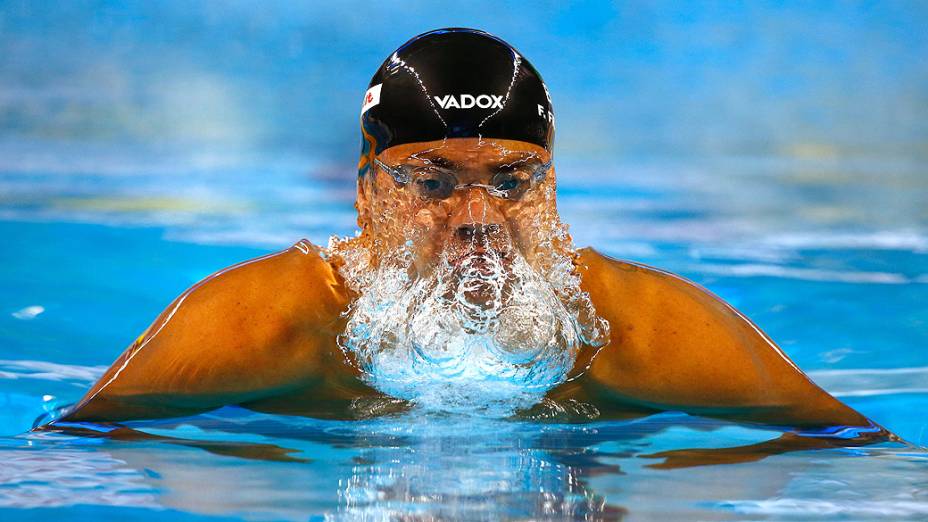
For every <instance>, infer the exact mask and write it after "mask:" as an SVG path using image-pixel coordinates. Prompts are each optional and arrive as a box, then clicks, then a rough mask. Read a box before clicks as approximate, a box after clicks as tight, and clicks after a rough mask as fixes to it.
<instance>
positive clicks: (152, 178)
mask: <svg viewBox="0 0 928 522" xmlns="http://www.w3.org/2000/svg"><path fill="white" fill-rule="evenodd" d="M21 146H22V147H23V148H24V150H28V147H29V144H21ZM58 152H59V156H58V157H66V155H67V154H68V153H70V152H69V151H66V150H65V151H58ZM113 154H114V155H113V156H110V157H106V164H107V165H109V166H110V167H111V169H110V170H109V171H107V172H92V171H87V170H85V169H83V168H81V167H80V166H78V167H76V168H69V167H68V165H67V162H60V163H56V164H53V165H48V164H43V163H41V162H38V161H35V162H33V163H32V164H23V165H19V166H18V167H16V168H8V169H7V170H6V171H4V172H2V173H0V187H2V192H3V193H4V194H5V195H6V198H5V201H4V202H3V204H2V207H0V214H2V218H3V221H2V222H0V229H2V233H3V237H4V238H5V244H4V246H3V248H2V249H0V256H2V266H3V267H4V271H3V274H2V277H0V288H2V295H3V296H4V298H3V302H2V306H3V315H2V316H0V339H2V345H0V359H2V360H0V403H2V404H3V406H4V407H3V409H2V410H0V433H2V434H3V438H2V439H0V452H2V453H3V457H2V462H4V466H2V468H0V506H2V507H0V516H2V517H3V518H4V519H9V518H10V517H14V518H18V517H22V516H27V514H28V516H30V517H31V516H53V515H62V516H65V515H66V516H68V517H73V516H84V517H88V518H94V517H100V516H107V517H134V518H135V519H146V518H150V517H162V516H171V517H180V518H183V517H187V518H191V519H193V518H208V517H219V518H223V517H233V518H237V517H243V518H248V519H294V520H295V519H305V518H306V517H309V516H327V517H331V518H334V519H351V520H355V519H371V520H382V519H388V518H391V517H393V516H398V515H399V514H401V513H405V514H412V515H416V516H421V517H422V518H428V517H429V516H435V517H439V518H468V519H474V518H477V519H498V518H526V519H529V518H532V519H534V518H545V517H549V518H564V517H568V518H588V519H621V518H623V517H627V518H629V519H648V518H658V519H668V518H671V519H694V518H698V519H703V520H707V519H719V520H727V519H738V520H741V519H758V518H760V519H766V518H788V519H797V520H809V519H816V520H818V519H826V520H827V519H844V518H851V519H867V518H873V519H876V518H884V517H889V518H894V519H907V518H908V519H923V518H925V517H926V516H928V479H926V477H928V473H926V472H928V453H926V452H925V451H924V450H922V449H918V448H917V447H916V446H903V445H895V444H894V445H879V446H872V447H864V448H857V449H848V450H823V451H814V452H800V453H793V454H786V455H780V456H774V457H770V458H768V459H766V460H762V461H759V462H753V463H746V464H737V465H719V466H705V467H696V468H685V469H675V470H667V469H660V468H655V467H652V466H653V465H654V464H657V463H660V462H662V460H661V459H654V458H648V455H650V454H653V453H656V452H660V451H666V450H671V449H683V448H723V447H730V446H738V445H744V444H751V443H754V442H759V441H763V440H767V439H772V438H775V437H777V436H778V435H779V433H778V432H776V431H772V430H765V429H761V428H756V427H747V426H739V425H736V424H730V423H725V422H720V421H714V420H709V419H704V418H697V417H689V416H686V415H682V414H673V413H667V414H662V415H658V416H652V417H646V418H642V419H636V420H630V421H615V422H612V421H610V422H593V423H590V424H579V425H577V424H574V425H565V424H557V423H533V422H527V421H520V422H514V421H504V420H499V419H496V420H493V419H481V418H468V417H435V416H429V415H417V414H402V415H396V416H390V417H386V418H380V419H374V420H369V421H363V422H338V421H321V420H313V419H303V418H295V417H281V416H272V415H259V414H255V413H251V412H247V411H244V410H240V409H237V408H226V409H223V410H220V411H218V412H215V413H213V414H209V415H202V416H198V417H194V418H189V419H180V420H171V421H157V422H135V423H132V424H131V426H132V427H134V428H136V429H138V430H142V431H144V432H146V433H149V434H152V435H158V436H164V437H173V438H174V439H182V440H181V441H177V440H172V441H165V440H164V439H157V438H154V437H152V438H150V439H141V440H139V439H136V440H111V439H106V438H101V437H90V438H75V437H67V436H63V435H56V434H42V435H36V434H33V435H30V434H26V433H25V432H26V431H27V430H28V429H29V428H30V426H31V425H32V423H33V421H34V420H35V419H36V418H37V417H38V416H39V415H40V414H41V413H42V412H43V411H44V409H50V408H52V407H54V406H56V405H61V404H65V403H68V402H71V401H74V400H76V399H77V398H79V396H80V395H81V394H82V393H83V391H84V390H85V389H86V387H87V386H88V385H89V384H90V383H91V382H92V381H93V380H94V379H95V377H96V376H98V375H99V374H100V373H101V372H102V371H103V369H104V368H105V366H106V365H108V364H109V363H110V362H111V361H112V360H113V359H114V358H115V356H116V355H117V354H118V353H119V352H120V351H121V350H122V348H123V347H124V346H125V345H126V344H128V343H129V342H130V341H131V340H132V339H133V338H134V336H135V335H137V333H138V332H139V331H141V330H142V329H143V328H144V327H145V326H147V323H148V322H149V321H150V320H151V319H152V317H154V316H155V314H156V313H157V312H158V311H160V309H161V308H162V307H164V306H165V305H166V304H167V303H168V302H169V301H170V300H171V299H172V298H173V297H174V296H175V295H176V294H178V293H179V292H181V291H182V290H183V289H184V288H185V287H187V286H189V285H190V284H192V283H193V282H195V281H197V280H198V279H200V278H201V277H203V276H205V275H207V274H208V273H210V272H211V271H214V270H217V269H219V268H222V267H224V266H226V265H229V264H231V263H233V262H236V261H239V260H242V259H246V258H248V257H252V256H255V255H258V254H261V253H264V252H266V251H267V250H268V249H270V248H276V247H281V246H286V245H287V244H289V243H290V242H292V241H294V240H295V239H297V238H299V237H303V236H308V237H309V238H310V239H312V240H313V241H315V242H318V243H322V242H324V240H325V239H327V237H328V234H330V233H338V234H343V235H344V234H350V233H351V232H352V231H353V214H352V209H351V202H352V195H353V194H352V183H351V180H350V177H342V178H336V177H330V176H328V175H327V172H329V170H328V169H329V167H327V166H326V165H320V164H316V163H314V162H312V161H309V160H302V159H300V158H292V159H289V160H281V159H279V158H277V159H264V160H261V159H248V158H245V159H242V158H235V161H234V163H235V165H227V164H219V165H216V164H212V163H211V162H210V161H209V158H205V159H204V158H200V159H196V158H194V159H190V158H185V159H183V160H176V161H175V160H172V161H167V160H165V159H163V158H161V159H158V158H150V157H143V158H141V159H140V158H139V157H138V156H135V157H132V158H131V159H127V158H128V157H129V156H128V155H126V154H125V153H123V152H114V153H113ZM225 161H231V160H228V159H226V160H225ZM101 162H102V160H101ZM825 167H828V169H835V170H838V171H841V172H844V173H845V174H844V176H845V177H844V178H842V179H845V180H849V181H847V182H845V183H832V182H830V181H828V180H824V181H823V180H821V179H817V178H816V179H811V180H810V179H804V178H802V177H801V176H799V175H794V173H795V172H802V171H804V170H806V169H809V170H814V169H823V168H825ZM864 167H866V165H864V166H857V165H855V164H853V162H851V163H846V162H837V161H835V162H832V163H828V164H827V165H823V164H821V163H820V161H819V160H808V159H801V158H800V159H793V160H791V161H785V160H777V161H772V160H770V161H765V160H763V159H758V158H746V159H743V160H738V161H735V160H726V161H725V162H718V163H715V164H703V163H700V162H698V161H693V162H689V163H685V162H680V163H673V162H666V161H665V162H656V161H645V160H642V161H626V162H623V163H621V164H617V165H613V166H611V167H610V168H611V169H612V170H610V171H609V172H608V175H606V174H604V173H603V172H602V167H601V166H600V167H599V169H600V170H599V171H598V173H597V177H596V178H595V179H596V180H597V181H595V182H593V181H591V179H592V177H591V176H590V175H589V170H588V169H590V168H592V167H591V166H590V165H587V164H585V163H584V162H582V161H579V160H578V159H576V158H571V157H569V156H567V157H562V158H561V165H560V167H559V169H560V170H559V176H560V178H559V179H560V186H559V198H560V199H559V201H560V206H561V210H562V215H563V218H564V220H565V221H567V222H568V223H573V226H572V228H571V231H572V233H573V235H574V237H575V239H576V241H577V243H578V244H579V245H584V244H593V245H596V246H598V247H599V248H601V249H602V250H603V251H605V252H606V253H609V254H612V255H615V256H619V257H624V258H630V259H634V260H638V261H643V262H646V263H651V264H654V265H658V266H661V267H663V268H667V269H670V270H675V271H679V272H682V273H683V274H685V275H687V276H689V277H691V278H693V279H695V280H696V281H698V282H700V283H702V284H704V285H706V286H708V287H709V288H710V289H712V290H713V291H715V292H717V293H719V294H720V295H721V296H722V297H724V298H725V299H727V300H728V301H729V302H731V303H733V304H734V305H735V306H737V307H739V308H740V309H741V310H743V311H745V312H746V313H747V314H748V315H749V316H751V317H752V318H754V319H755V320H756V321H757V322H758V324H759V325H760V326H761V327H762V328H764V329H765V330H766V331H767V332H769V333H770V334H771V335H772V336H773V338H774V339H776V340H778V341H779V342H780V343H781V344H782V345H783V347H784V348H785V349H786V351H787V352H788V353H789V354H790V355H791V356H792V357H793V358H794V359H795V360H796V361H797V362H798V363H799V364H800V366H802V367H803V368H805V369H807V370H809V371H810V373H811V375H812V376H813V378H814V379H815V380H816V381H817V382H819V383H820V384H821V385H822V386H824V387H825V388H826V389H828V390H829V391H831V392H832V393H834V394H835V395H837V396H838V397H841V398H842V399H843V400H845V401H847V402H848V403H850V404H851V405H853V406H854V407H856V408H858V409H860V410H861V411H862V412H864V413H865V414H867V415H868V416H870V417H871V418H873V419H874V420H876V421H877V422H879V423H881V424H883V425H885V426H887V427H888V428H889V429H891V430H893V431H895V432H896V433H898V434H899V435H901V436H902V437H903V438H905V439H906V440H908V441H909V442H911V443H913V444H914V445H921V446H924V445H926V444H928V421H926V420H925V417H924V415H923V412H924V411H926V407H928V359H926V357H925V352H924V350H923V347H924V346H925V345H926V341H928V339H926V329H925V324H926V319H928V310H926V307H925V296H926V293H928V285H926V283H928V270H926V266H928V263H926V258H928V237H926V235H925V233H924V230H925V229H924V226H923V223H924V216H923V215H921V214H919V212H920V211H919V210H915V209H912V212H910V213H907V214H905V216H906V219H907V220H908V221H906V222H904V223H902V224H901V225H895V224H893V223H892V222H880V221H878V220H875V219H874V216H875V215H882V212H883V211H882V210H879V211H878V210H877V209H875V208H874V205H864V204H860V203H862V202H863V201H864V200H867V201H871V202H877V201H880V200H881V199H882V198H891V197H896V198H898V199H899V202H898V204H897V205H899V206H904V205H905V204H906V202H907V201H909V199H908V198H911V200H912V201H917V200H919V199H920V198H923V197H925V196H926V194H925V193H924V192H925V188H924V187H923V186H922V184H921V183H920V182H919V179H918V171H917V169H912V170H907V168H905V166H899V167H898V170H897V171H896V172H894V173H893V174H894V175H895V176H896V179H897V181H898V183H900V184H903V185H905V184H909V185H908V188H907V193H906V195H905V196H904V197H903V196H898V195H897V194H898V193H899V192H898V190H899V189H898V188H896V187H894V186H887V184H885V183H883V182H877V180H876V179H872V178H870V176H871V173H870V171H869V170H867V169H866V168H864ZM884 168H888V167H886V166H885V165H884ZM681 169H684V170H685V172H683V173H682V174H681V173H680V171H681ZM857 169H859V170H857ZM664 172H674V173H675V174H674V176H673V177H672V178H671V177H670V176H666V175H664V174H663V173H664ZM884 172H885V171H884ZM784 180H785V181H784ZM861 187H864V188H861ZM810 193H815V194H816V196H815V197H811V196H810V195H809V194H810ZM864 193H865V195H864ZM745 194H752V195H753V197H754V199H753V200H751V201H747V200H746V199H747V198H745V197H744V195H745ZM894 194H896V195H895V196H894ZM823 202H827V203H823ZM897 210H898V209H897ZM890 211H892V210H890ZM897 221H898V220H897ZM197 441H199V442H197ZM26 508H28V511H23V510H24V509H26Z"/></svg>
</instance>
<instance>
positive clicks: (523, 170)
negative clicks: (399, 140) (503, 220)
mask: <svg viewBox="0 0 928 522" xmlns="http://www.w3.org/2000/svg"><path fill="white" fill-rule="evenodd" d="M551 163H552V162H550V161H548V162H546V163H542V164H540V165H537V164H535V165H528V164H526V165H523V166H518V165H515V166H513V167H511V168H506V169H504V170H500V171H498V172H497V173H496V174H494V175H493V177H492V178H491V179H490V183H489V184H484V183H458V180H457V178H456V177H455V176H454V173H453V172H451V171H449V170H448V169H444V168H441V167H436V166H434V165H426V166H418V165H396V166H390V165H387V164H386V163H384V162H382V161H380V160H379V159H377V158H374V164H375V165H377V166H378V167H379V168H380V169H381V170H383V171H384V172H386V173H387V174H390V176H392V177H393V179H394V180H395V181H396V182H397V183H399V184H400V185H405V186H407V187H410V188H411V189H412V192H413V193H414V194H415V195H417V196H419V197H420V198H423V199H427V200H431V201H440V200H443V199H448V198H450V197H451V195H452V194H454V192H455V191H456V190H463V189H467V188H471V187H480V188H483V189H485V190H486V191H487V193H488V194H489V195H490V196H492V197H494V198H498V199H505V200H509V201H517V200H520V199H522V197H523V196H524V195H525V194H526V193H527V192H528V191H530V190H532V189H534V188H535V187H537V186H538V185H540V184H541V182H542V181H544V179H545V177H546V176H547V174H548V170H550V169H551Z"/></svg>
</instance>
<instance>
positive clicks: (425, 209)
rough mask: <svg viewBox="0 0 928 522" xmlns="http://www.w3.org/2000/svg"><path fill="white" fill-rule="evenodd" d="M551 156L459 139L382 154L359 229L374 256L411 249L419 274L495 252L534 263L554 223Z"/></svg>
mask: <svg viewBox="0 0 928 522" xmlns="http://www.w3.org/2000/svg"><path fill="white" fill-rule="evenodd" d="M554 186H555V182H554V168H553V166H552V164H551V155H550V154H549V153H548V152H547V151H546V150H545V149H543V148H542V147H539V146H537V145H534V144H530V143H525V142H520V141H512V140H502V139H487V138H484V139H478V138H455V139H447V140H440V141H432V142H424V143H413V144H404V145H398V146H394V147H391V148H389V149H387V150H385V151H383V152H382V153H381V154H379V155H378V156H377V157H376V158H375V161H374V162H373V164H372V165H371V169H370V171H369V173H368V174H367V175H366V176H365V177H364V178H362V180H361V182H360V183H359V188H358V211H359V223H360V224H361V226H362V228H363V229H364V231H365V234H369V239H371V242H372V246H373V250H374V252H375V253H378V252H379V253H385V252H393V251H396V249H399V248H404V247H405V248H409V249H411V251H412V253H413V258H414V264H415V267H416V269H417V271H418V272H419V274H425V273H428V272H429V271H430V270H431V269H432V268H433V267H434V266H435V264H436V263H437V262H438V260H439V259H440V258H441V257H442V255H444V256H445V257H446V259H448V260H449V261H450V262H451V263H452V264H453V263H456V262H461V260H463V259H465V258H466V257H467V256H468V255H470V254H473V253H480V252H481V251H483V250H485V249H492V250H494V251H496V252H497V253H499V254H500V255H501V256H502V257H503V259H504V260H505V259H506V257H507V256H508V255H510V254H512V253H513V252H512V250H513V249H518V251H519V253H521V254H522V255H523V256H525V257H526V259H527V260H528V261H529V262H530V263H531V262H532V261H533V259H535V258H536V257H537V254H538V250H539V249H543V248H545V245H542V244H540V241H539V238H538V237H536V236H537V234H533V232H537V231H539V230H540V229H542V228H543V227H541V226H540V225H541V224H542V223H541V222H542V221H543V220H544V219H545V218H546V216H547V217H550V216H556V208H555V200H554Z"/></svg>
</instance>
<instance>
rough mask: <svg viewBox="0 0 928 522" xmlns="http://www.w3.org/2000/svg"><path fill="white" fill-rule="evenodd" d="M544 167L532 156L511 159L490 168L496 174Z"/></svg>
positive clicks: (542, 163)
mask: <svg viewBox="0 0 928 522" xmlns="http://www.w3.org/2000/svg"><path fill="white" fill-rule="evenodd" d="M542 165H544V162H542V161H541V160H540V159H539V158H537V157H534V156H528V157H521V158H512V159H507V160H505V161H499V162H497V163H496V164H494V165H493V166H492V168H493V170H495V171H497V172H509V171H513V170H517V169H521V168H525V167H528V168H530V169H533V168H536V167H540V166H542Z"/></svg>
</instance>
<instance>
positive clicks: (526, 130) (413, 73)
mask: <svg viewBox="0 0 928 522" xmlns="http://www.w3.org/2000/svg"><path fill="white" fill-rule="evenodd" d="M361 133H362V135H363V138H364V139H363V143H362V151H361V164H360V165H359V174H361V175H363V174H364V172H366V170H367V168H368V165H369V156H370V155H372V154H374V155H376V154H380V153H381V152H382V151H383V150H384V149H387V148H389V147H392V146H394V145H400V144H403V143H416V142H422V141H433V140H440V139H443V138H464V137H484V138H502V139H510V140H518V141H525V142H528V143H534V144H536V145H539V146H541V147H544V148H545V149H546V150H548V151H551V148H552V146H553V144H554V111H553V108H552V106H551V97H550V96H549V94H548V89H547V87H545V84H544V81H542V79H541V75H539V74H538V71H536V70H535V68H534V67H532V64H530V63H529V62H528V60H526V59H525V58H524V57H522V55H521V54H519V52H518V51H516V50H515V49H514V48H513V47H512V46H511V45H509V44H507V43H506V42H504V41H502V40H500V39H499V38H497V37H495V36H493V35H491V34H488V33H485V32H483V31H478V30H476V29H462V28H448V29H437V30H435V31H429V32H427V33H423V34H421V35H419V36H416V37H415V38H413V39H412V40H409V41H408V42H406V43H405V44H403V45H402V46H401V47H400V48H399V49H397V50H396V51H395V52H394V53H393V54H391V55H390V57H389V58H387V59H386V61H384V62H383V65H381V66H380V69H378V70H377V73H376V74H374V77H373V78H372V79H371V83H370V85H369V89H368V90H367V93H366V94H365V96H364V102H363V106H362V108H361Z"/></svg>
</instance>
